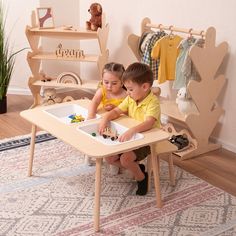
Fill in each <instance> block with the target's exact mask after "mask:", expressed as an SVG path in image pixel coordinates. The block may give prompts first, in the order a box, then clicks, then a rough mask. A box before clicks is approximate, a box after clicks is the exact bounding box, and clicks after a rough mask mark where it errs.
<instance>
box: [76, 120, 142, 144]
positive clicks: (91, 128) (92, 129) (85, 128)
mask: <svg viewBox="0 0 236 236" xmlns="http://www.w3.org/2000/svg"><path fill="white" fill-rule="evenodd" d="M98 124H99V123H97V122H96V123H92V124H86V123H84V124H82V125H80V126H78V127H77V130H78V131H80V132H83V133H85V134H87V135H89V136H90V137H91V138H93V139H95V140H97V141H98V142H101V143H103V144H106V145H117V144H121V143H124V142H119V141H118V140H114V141H112V140H111V138H109V137H107V138H104V137H103V136H102V135H100V134H99V133H98ZM110 128H111V129H112V130H116V131H117V135H118V136H119V135H121V134H123V133H124V132H125V131H126V130H128V128H127V127H125V126H123V125H120V124H118V123H116V122H114V121H111V122H110ZM92 134H95V136H93V135H92ZM143 137H144V136H143V134H141V133H136V134H135V135H134V136H133V137H132V138H131V139H130V140H128V141H125V142H132V141H134V140H138V139H142V138H143Z"/></svg>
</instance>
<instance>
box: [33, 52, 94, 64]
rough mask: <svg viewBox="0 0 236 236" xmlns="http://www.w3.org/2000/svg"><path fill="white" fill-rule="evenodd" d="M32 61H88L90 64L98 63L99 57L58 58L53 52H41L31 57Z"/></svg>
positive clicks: (90, 55)
mask: <svg viewBox="0 0 236 236" xmlns="http://www.w3.org/2000/svg"><path fill="white" fill-rule="evenodd" d="M29 58H30V59H33V60H62V61H88V62H97V61H98V55H92V54H86V55H84V57H78V58H75V57H57V56H56V54H55V53H51V52H43V53H42V52H41V53H38V54H34V55H33V56H29Z"/></svg>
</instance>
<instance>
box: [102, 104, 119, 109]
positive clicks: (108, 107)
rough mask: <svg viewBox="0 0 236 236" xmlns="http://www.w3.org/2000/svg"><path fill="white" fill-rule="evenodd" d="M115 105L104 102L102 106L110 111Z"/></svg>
mask: <svg viewBox="0 0 236 236" xmlns="http://www.w3.org/2000/svg"><path fill="white" fill-rule="evenodd" d="M115 107H116V106H115V105H113V104H106V105H105V106H104V109H105V110H106V111H110V110H112V109H113V108H115Z"/></svg>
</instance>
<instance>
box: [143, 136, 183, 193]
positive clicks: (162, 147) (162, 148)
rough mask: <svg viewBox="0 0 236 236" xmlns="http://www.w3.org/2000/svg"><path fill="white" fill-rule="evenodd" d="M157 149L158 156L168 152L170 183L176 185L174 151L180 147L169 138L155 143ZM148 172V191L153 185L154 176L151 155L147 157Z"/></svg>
mask: <svg viewBox="0 0 236 236" xmlns="http://www.w3.org/2000/svg"><path fill="white" fill-rule="evenodd" d="M155 149H156V150H155V151H156V154H157V155H158V156H160V155H163V154H167V155H168V160H167V161H168V165H169V176H170V184H171V185H172V186H174V185H175V173H174V164H173V157H172V153H173V152H175V151H177V150H178V148H177V146H175V145H174V144H172V143H170V142H169V141H168V140H164V141H162V142H159V143H157V144H156V145H155ZM158 168H160V163H158ZM147 172H148V191H149V190H150V187H151V177H152V161H151V156H150V155H149V156H148V157H147Z"/></svg>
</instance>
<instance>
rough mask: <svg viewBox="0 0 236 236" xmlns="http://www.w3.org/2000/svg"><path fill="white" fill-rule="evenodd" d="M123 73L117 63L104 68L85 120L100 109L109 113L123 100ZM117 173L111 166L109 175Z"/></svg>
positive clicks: (124, 92)
mask: <svg viewBox="0 0 236 236" xmlns="http://www.w3.org/2000/svg"><path fill="white" fill-rule="evenodd" d="M124 71H125V69H124V66H123V65H122V64H119V63H114V62H111V63H108V64H106V65H105V66H104V68H103V72H102V83H101V86H100V88H99V89H98V90H97V91H96V93H95V95H94V97H93V99H92V101H91V104H90V106H89V110H88V118H87V119H93V118H95V117H96V113H97V110H98V109H100V108H102V109H104V110H105V111H110V110H112V109H113V108H115V107H117V106H118V105H119V104H120V103H121V102H122V101H123V100H124V99H125V97H126V96H127V93H126V90H125V89H124V87H123V82H122V75H123V73H124ZM85 163H86V164H90V157H88V156H87V157H85ZM118 172H119V168H117V167H116V166H111V168H110V173H111V174H116V173H118Z"/></svg>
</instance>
